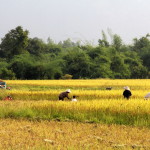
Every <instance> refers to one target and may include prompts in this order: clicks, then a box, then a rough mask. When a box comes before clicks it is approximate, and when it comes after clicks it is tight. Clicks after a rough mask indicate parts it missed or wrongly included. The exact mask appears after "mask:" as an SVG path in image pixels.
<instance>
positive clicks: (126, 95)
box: [123, 90, 132, 99]
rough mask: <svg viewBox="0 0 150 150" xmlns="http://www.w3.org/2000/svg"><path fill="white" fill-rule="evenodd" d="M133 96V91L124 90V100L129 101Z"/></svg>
mask: <svg viewBox="0 0 150 150" xmlns="http://www.w3.org/2000/svg"><path fill="white" fill-rule="evenodd" d="M131 95H132V94H131V91H129V90H124V92H123V96H124V98H127V99H129V98H130V96H131Z"/></svg>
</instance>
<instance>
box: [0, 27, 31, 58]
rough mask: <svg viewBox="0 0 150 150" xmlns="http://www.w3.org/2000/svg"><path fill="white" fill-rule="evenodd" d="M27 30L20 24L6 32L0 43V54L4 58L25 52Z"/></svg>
mask: <svg viewBox="0 0 150 150" xmlns="http://www.w3.org/2000/svg"><path fill="white" fill-rule="evenodd" d="M28 33H29V32H28V31H27V30H25V31H24V30H23V29H22V27H21V26H18V27H16V28H15V29H12V30H11V31H10V32H8V33H7V34H6V35H5V37H4V38H2V42H1V45H0V56H1V57H5V58H13V56H14V55H19V54H22V53H25V52H26V48H27V46H28Z"/></svg>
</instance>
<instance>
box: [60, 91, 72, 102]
mask: <svg viewBox="0 0 150 150" xmlns="http://www.w3.org/2000/svg"><path fill="white" fill-rule="evenodd" d="M68 94H69V93H68V92H62V93H60V94H59V100H64V98H65V97H67V98H68V99H70V98H69V97H68Z"/></svg>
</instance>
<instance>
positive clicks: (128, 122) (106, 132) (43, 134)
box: [0, 79, 150, 150]
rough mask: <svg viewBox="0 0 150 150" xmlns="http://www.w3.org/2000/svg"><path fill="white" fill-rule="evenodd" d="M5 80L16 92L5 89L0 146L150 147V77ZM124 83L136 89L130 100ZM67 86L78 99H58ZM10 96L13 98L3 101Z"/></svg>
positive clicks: (0, 112)
mask: <svg viewBox="0 0 150 150" xmlns="http://www.w3.org/2000/svg"><path fill="white" fill-rule="evenodd" d="M6 83H7V85H8V86H10V87H11V90H4V89H0V91H1V93H0V99H1V101H0V108H1V109H0V124H1V125H2V126H1V128H0V132H1V136H0V141H1V144H0V149H18V150H19V149H37V150H41V149H43V150H45V149H67V150H75V149H89V150H91V149H92V150H93V149H150V144H149V143H150V134H149V133H150V101H149V100H145V99H144V96H145V95H146V94H147V93H148V92H150V80H149V79H145V80H109V79H105V80H103V79H97V80H14V81H13V80H7V81H6ZM124 86H129V87H130V89H131V92H132V96H131V98H130V99H129V100H126V99H124V98H123V96H122V93H123V90H124V89H123V87H124ZM107 87H112V90H106V88H107ZM66 89H71V93H70V94H69V96H70V97H72V96H73V95H76V96H78V97H77V100H78V102H71V101H70V100H68V99H65V101H58V95H59V93H60V92H62V91H65V90H66ZM7 95H10V96H12V98H13V100H12V101H4V100H3V98H4V97H6V96H7ZM66 127H67V128H66ZM13 131H14V132H13ZM74 131H75V132H74ZM76 131H77V132H76ZM5 133H8V135H9V136H7V134H5ZM10 135H13V136H12V137H11V138H10V139H9V137H10ZM26 139H28V140H26Z"/></svg>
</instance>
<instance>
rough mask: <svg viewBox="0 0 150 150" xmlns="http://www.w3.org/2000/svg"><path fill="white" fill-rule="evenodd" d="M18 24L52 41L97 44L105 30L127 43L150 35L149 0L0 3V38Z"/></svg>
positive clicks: (9, 0)
mask: <svg viewBox="0 0 150 150" xmlns="http://www.w3.org/2000/svg"><path fill="white" fill-rule="evenodd" d="M19 25H20V26H22V27H23V29H24V30H25V29H27V30H29V32H30V34H29V37H31V38H33V37H38V38H41V39H43V40H44V41H46V40H47V38H48V37H50V38H52V39H53V40H54V41H55V42H59V41H63V40H66V39H67V38H70V39H71V40H73V41H77V40H82V41H86V40H87V41H89V42H91V43H97V41H98V39H99V38H101V31H102V30H104V31H105V33H106V34H107V35H108V32H107V29H108V28H109V29H111V31H112V33H113V34H118V35H120V36H121V38H122V40H123V42H124V43H125V44H130V43H132V40H133V38H135V37H137V38H140V37H141V36H145V35H146V34H147V33H150V0H0V38H3V37H4V36H5V34H6V33H8V32H9V31H10V30H11V29H14V28H16V27H17V26H19ZM108 37H109V35H108Z"/></svg>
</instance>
